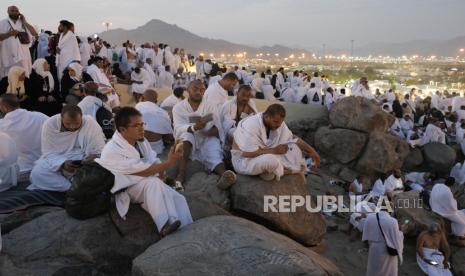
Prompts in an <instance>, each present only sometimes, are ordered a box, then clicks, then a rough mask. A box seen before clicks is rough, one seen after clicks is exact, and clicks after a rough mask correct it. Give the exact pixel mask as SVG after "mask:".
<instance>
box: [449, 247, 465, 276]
mask: <svg viewBox="0 0 465 276" xmlns="http://www.w3.org/2000/svg"><path fill="white" fill-rule="evenodd" d="M452 250H453V252H452V254H451V263H452V268H453V271H454V275H456V276H465V262H464V260H465V248H460V249H456V248H453V249H452ZM454 251H455V252H454Z"/></svg>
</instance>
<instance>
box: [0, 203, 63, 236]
mask: <svg viewBox="0 0 465 276" xmlns="http://www.w3.org/2000/svg"><path fill="white" fill-rule="evenodd" d="M61 210H63V208H60V207H53V206H38V207H31V208H29V209H27V210H24V211H17V212H14V213H11V214H6V215H0V225H1V226H2V235H5V234H7V233H9V232H11V231H13V230H14V229H16V228H18V227H20V226H21V225H23V224H25V223H28V222H30V221H32V220H34V219H36V218H38V217H40V216H43V215H45V214H48V213H51V212H57V211H61Z"/></svg>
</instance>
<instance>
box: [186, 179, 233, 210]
mask: <svg viewBox="0 0 465 276" xmlns="http://www.w3.org/2000/svg"><path fill="white" fill-rule="evenodd" d="M218 179H219V176H218V175H216V174H207V173H205V172H198V173H195V174H194V175H193V176H192V177H191V178H190V179H189V180H188V181H186V183H185V185H184V187H185V193H186V194H189V195H192V196H197V197H201V198H204V199H206V200H208V201H210V202H211V203H214V204H217V205H218V206H220V207H221V208H223V209H225V210H229V207H230V204H231V201H230V200H229V192H228V191H224V190H221V189H219V188H217V187H216V184H217V182H218Z"/></svg>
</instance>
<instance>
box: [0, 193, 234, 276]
mask: <svg viewBox="0 0 465 276" xmlns="http://www.w3.org/2000/svg"><path fill="white" fill-rule="evenodd" d="M186 199H187V202H188V204H189V208H190V210H191V214H192V217H193V219H194V220H197V219H200V218H204V217H208V216H214V215H229V213H228V212H226V211H225V210H223V209H222V208H220V207H218V206H216V205H213V204H211V203H210V202H208V201H207V200H205V199H202V198H196V197H193V196H190V195H187V196H186ZM115 224H116V226H117V227H118V229H119V231H120V232H122V233H123V235H124V236H121V235H120V234H118V231H117V229H116V227H115V226H114V225H113V223H112V221H111V219H110V216H109V215H108V214H105V215H102V216H98V217H95V218H92V219H88V220H76V219H73V218H71V217H69V216H68V215H67V214H66V212H65V211H64V210H63V211H54V212H52V213H49V214H46V215H43V216H41V217H40V218H38V219H35V220H33V221H31V222H29V223H27V224H25V225H23V226H21V227H19V228H17V229H15V230H13V231H12V232H10V233H9V234H8V235H6V236H4V237H3V252H2V255H0V275H129V274H130V271H131V265H132V260H133V259H134V258H135V257H136V256H138V255H139V254H141V253H142V252H143V251H144V250H145V249H146V248H147V247H148V246H150V245H151V244H153V243H155V242H157V241H158V240H160V238H159V236H158V232H157V229H156V226H155V224H154V222H153V220H152V218H151V217H150V215H149V214H148V213H147V212H146V211H145V210H143V209H142V208H141V207H140V206H139V205H131V208H129V213H128V215H127V218H126V220H122V219H116V220H115ZM18 245H21V246H18Z"/></svg>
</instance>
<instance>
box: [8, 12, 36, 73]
mask: <svg viewBox="0 0 465 276" xmlns="http://www.w3.org/2000/svg"><path fill="white" fill-rule="evenodd" d="M20 32H26V33H27V36H24V37H25V38H27V39H25V40H22V41H20V39H19V33H20ZM33 37H37V32H36V30H35V29H34V27H32V26H31V25H30V24H29V23H28V22H27V21H26V17H24V15H22V14H21V13H19V9H18V7H16V6H10V7H8V18H6V19H4V20H2V21H0V79H1V78H3V77H5V76H6V75H7V74H8V71H9V70H10V68H11V67H13V66H15V65H19V66H21V67H23V68H24V69H25V70H26V77H29V74H30V73H31V70H32V61H31V52H30V51H29V47H30V46H31V44H32V38H33Z"/></svg>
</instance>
